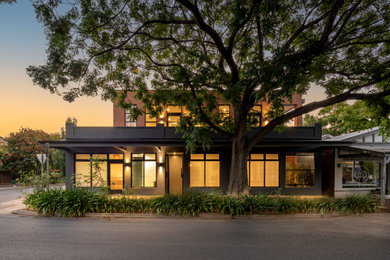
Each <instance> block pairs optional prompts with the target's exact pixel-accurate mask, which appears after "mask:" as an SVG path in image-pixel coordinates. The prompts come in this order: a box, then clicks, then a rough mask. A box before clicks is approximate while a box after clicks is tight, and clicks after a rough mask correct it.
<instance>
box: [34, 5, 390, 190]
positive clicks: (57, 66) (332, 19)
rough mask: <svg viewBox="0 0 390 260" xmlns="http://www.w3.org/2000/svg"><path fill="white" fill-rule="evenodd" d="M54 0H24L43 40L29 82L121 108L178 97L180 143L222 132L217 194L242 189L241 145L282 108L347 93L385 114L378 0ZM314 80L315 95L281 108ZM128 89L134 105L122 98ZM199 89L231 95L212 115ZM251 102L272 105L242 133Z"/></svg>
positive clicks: (384, 25)
mask: <svg viewBox="0 0 390 260" xmlns="http://www.w3.org/2000/svg"><path fill="white" fill-rule="evenodd" d="M61 2H62V1H52V0H46V1H45V0H39V1H38V0H35V1H33V3H34V7H35V10H36V13H37V17H38V19H39V21H41V22H42V23H43V24H44V26H45V29H46V30H45V32H46V35H47V38H48V40H49V44H48V49H47V55H48V56H47V62H46V64H45V65H43V66H31V67H29V68H28V69H27V72H28V74H29V75H30V76H31V77H32V78H33V82H34V83H35V84H37V85H39V86H41V87H43V88H45V89H47V90H49V91H50V92H52V93H57V94H62V95H63V97H64V99H65V100H68V101H73V100H74V99H75V98H77V97H79V96H81V95H97V94H99V93H102V96H103V98H106V99H109V98H111V99H116V98H118V99H119V103H120V105H121V106H122V107H123V108H126V109H130V110H131V115H132V117H133V118H136V117H137V116H138V115H140V114H141V113H145V112H146V111H150V112H151V113H152V114H155V115H157V113H158V112H160V111H161V110H162V109H163V106H164V105H166V104H169V103H174V104H177V105H181V106H186V107H187V109H188V110H189V111H190V115H188V116H186V117H183V118H182V120H181V123H180V129H181V131H183V132H184V137H185V138H186V141H187V148H189V150H194V149H195V148H196V147H197V145H199V144H200V145H202V146H203V147H208V146H209V145H210V141H211V138H210V133H212V132H217V133H220V134H222V135H225V136H227V137H229V138H230V139H231V141H232V160H231V165H230V175H229V185H228V193H231V194H237V193H243V192H245V191H246V187H247V174H246V159H247V157H248V154H249V153H250V151H251V150H252V149H253V147H254V146H255V145H256V144H258V143H259V142H260V141H261V140H262V139H263V138H264V136H266V135H267V134H268V133H269V132H271V131H273V130H274V129H275V128H276V127H279V126H281V125H283V124H284V123H285V122H287V121H289V120H291V119H292V118H294V117H297V116H300V115H303V114H306V113H309V112H311V111H313V110H316V109H318V108H321V107H326V106H329V105H333V104H336V103H339V102H342V101H345V100H350V99H357V100H367V101H368V102H370V103H371V104H375V105H376V109H377V112H378V113H380V114H381V115H382V116H384V117H388V115H389V111H390V109H389V107H390V106H389V103H390V101H389V97H388V96H389V94H390V87H389V77H390V69H389V64H390V46H389V42H390V32H389V27H390V25H389V23H390V19H389V9H390V6H389V5H390V4H389V1H386V0H355V1H342V0H337V1H318V0H310V1H296V0H283V1H282V0H259V1H256V0H219V1H202V0H199V1H191V0H176V1H175V0H167V1H159V0H139V1H127V0H115V1H114V0H112V1H109V0H104V1H100V0H99V1H98V0H95V1H93V0H80V1H76V2H74V3H73V4H72V3H67V5H66V6H60V5H61ZM72 82H77V84H71V83H72ZM314 84H317V85H321V86H322V87H323V88H325V90H326V93H327V94H328V97H327V98H326V99H324V100H322V101H318V102H313V103H310V104H305V105H304V106H302V107H299V108H297V109H295V110H293V111H289V112H287V113H284V111H283V103H285V101H286V100H291V99H292V97H293V95H295V94H299V95H301V94H305V93H306V92H307V90H308V89H309V88H310V87H311V86H313V85H314ZM62 88H64V89H62ZM118 90H121V92H119V94H118ZM149 90H153V91H152V92H151V91H149ZM128 91H136V92H137V94H136V98H138V99H139V100H142V102H143V103H144V104H145V106H144V107H143V108H137V107H135V106H133V104H129V103H128V102H127V99H126V96H127V92H128ZM210 92H212V93H215V95H218V96H221V97H222V98H223V100H224V102H225V103H229V104H232V105H233V108H234V117H233V118H230V119H229V118H227V119H226V118H224V117H221V116H218V114H216V113H215V110H216V107H217V99H216V97H215V95H213V94H210ZM118 95H119V96H118ZM258 102H268V103H270V104H272V106H271V109H270V110H269V112H268V115H267V116H268V117H269V123H268V124H267V125H266V126H264V127H260V128H255V129H252V130H253V131H255V133H254V135H248V131H249V130H251V126H252V125H253V123H254V122H253V119H254V118H255V117H254V116H253V113H252V112H251V110H252V108H253V106H254V105H255V104H256V103H258ZM155 107H156V108H155Z"/></svg>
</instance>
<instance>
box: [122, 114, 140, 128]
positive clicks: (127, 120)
mask: <svg viewBox="0 0 390 260" xmlns="http://www.w3.org/2000/svg"><path fill="white" fill-rule="evenodd" d="M125 126H127V127H136V126H137V122H136V121H135V120H131V119H130V111H125Z"/></svg>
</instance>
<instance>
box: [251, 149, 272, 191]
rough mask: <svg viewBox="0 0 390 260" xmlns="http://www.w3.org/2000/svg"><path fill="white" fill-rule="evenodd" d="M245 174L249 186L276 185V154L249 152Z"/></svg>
mask: <svg viewBox="0 0 390 260" xmlns="http://www.w3.org/2000/svg"><path fill="white" fill-rule="evenodd" d="M247 176H248V184H249V187H278V186H279V156H278V154H250V155H249V158H248V162H247Z"/></svg>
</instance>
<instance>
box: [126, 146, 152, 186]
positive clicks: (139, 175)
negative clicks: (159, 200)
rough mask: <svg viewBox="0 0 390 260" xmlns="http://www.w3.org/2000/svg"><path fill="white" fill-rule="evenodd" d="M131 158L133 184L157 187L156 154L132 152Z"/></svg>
mask: <svg viewBox="0 0 390 260" xmlns="http://www.w3.org/2000/svg"><path fill="white" fill-rule="evenodd" d="M131 158H132V162H131V183H132V184H131V186H132V187H156V186H157V170H156V169H157V167H156V154H148V153H146V154H143V153H140V154H132V155H131Z"/></svg>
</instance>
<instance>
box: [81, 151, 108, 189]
mask: <svg viewBox="0 0 390 260" xmlns="http://www.w3.org/2000/svg"><path fill="white" fill-rule="evenodd" d="M75 185H76V187H104V186H107V155H106V154H92V156H91V155H90V154H76V162H75Z"/></svg>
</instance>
